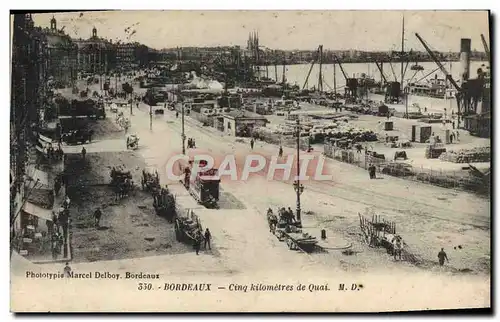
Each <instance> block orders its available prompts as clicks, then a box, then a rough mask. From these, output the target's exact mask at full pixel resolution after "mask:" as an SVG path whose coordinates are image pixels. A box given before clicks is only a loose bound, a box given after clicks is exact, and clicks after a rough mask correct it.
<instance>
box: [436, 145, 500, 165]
mask: <svg viewBox="0 0 500 322" xmlns="http://www.w3.org/2000/svg"><path fill="white" fill-rule="evenodd" d="M439 159H440V160H441V161H448V162H453V163H474V162H490V161H491V148H490V147H489V146H488V147H476V148H472V149H461V150H458V151H448V152H445V153H443V154H441V156H440V157H439Z"/></svg>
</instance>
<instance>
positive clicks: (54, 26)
mask: <svg viewBox="0 0 500 322" xmlns="http://www.w3.org/2000/svg"><path fill="white" fill-rule="evenodd" d="M50 30H52V31H56V30H57V21H56V18H55V17H54V16H52V19H50Z"/></svg>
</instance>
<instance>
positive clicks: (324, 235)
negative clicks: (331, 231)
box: [321, 229, 326, 239]
mask: <svg viewBox="0 0 500 322" xmlns="http://www.w3.org/2000/svg"><path fill="white" fill-rule="evenodd" d="M321 239H326V230H324V229H321Z"/></svg>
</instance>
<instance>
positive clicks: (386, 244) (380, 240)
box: [358, 214, 404, 260]
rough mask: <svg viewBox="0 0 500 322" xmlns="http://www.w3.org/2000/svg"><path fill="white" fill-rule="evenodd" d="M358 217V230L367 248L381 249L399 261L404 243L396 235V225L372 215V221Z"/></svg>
mask: <svg viewBox="0 0 500 322" xmlns="http://www.w3.org/2000/svg"><path fill="white" fill-rule="evenodd" d="M358 215H359V221H360V228H361V232H362V233H363V237H364V238H365V241H366V243H367V244H368V246H369V247H382V248H385V249H386V250H387V253H389V254H391V255H392V256H394V259H395V260H396V259H399V260H401V259H402V257H403V248H404V241H403V238H402V237H401V236H400V235H398V234H396V224H395V223H394V222H391V221H386V220H383V219H381V218H380V216H379V215H375V214H372V219H371V220H369V219H367V218H366V217H363V216H362V215H361V214H358Z"/></svg>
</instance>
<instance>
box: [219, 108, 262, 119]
mask: <svg viewBox="0 0 500 322" xmlns="http://www.w3.org/2000/svg"><path fill="white" fill-rule="evenodd" d="M223 115H224V116H229V117H232V118H235V119H237V118H238V119H243V118H244V119H259V120H266V121H267V118H265V117H264V116H262V115H260V114H257V113H253V112H249V111H243V110H232V111H230V112H227V113H224V114H223Z"/></svg>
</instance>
